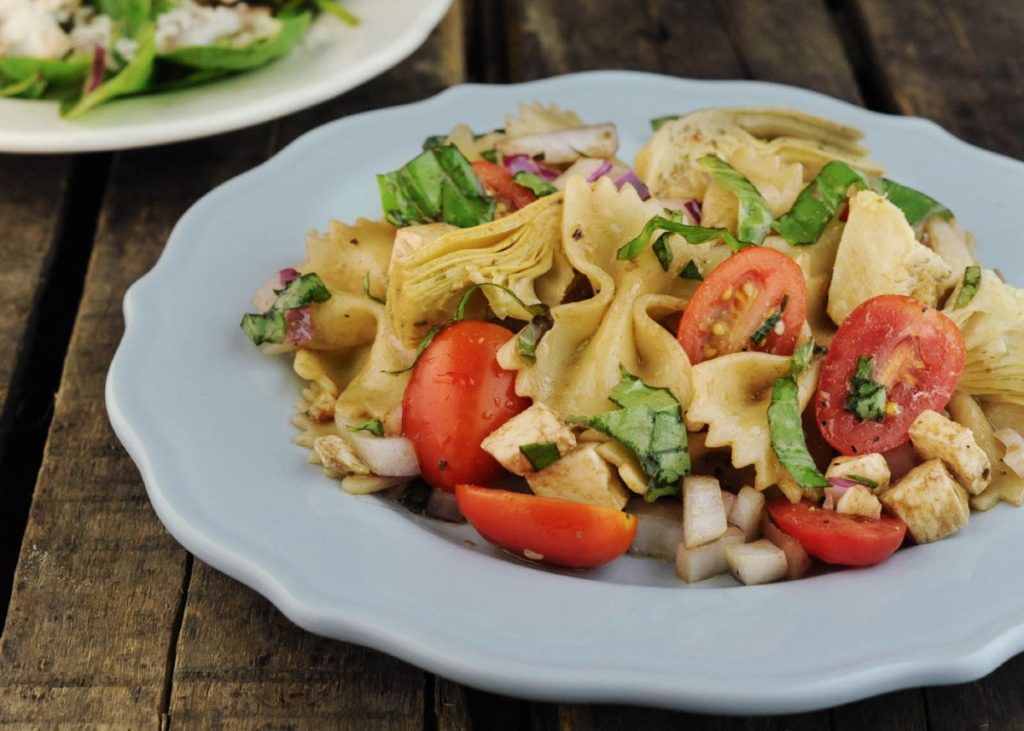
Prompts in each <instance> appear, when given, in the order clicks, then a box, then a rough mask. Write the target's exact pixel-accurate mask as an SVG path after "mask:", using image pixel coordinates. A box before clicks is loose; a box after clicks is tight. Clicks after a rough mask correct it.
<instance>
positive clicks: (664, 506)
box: [626, 498, 683, 561]
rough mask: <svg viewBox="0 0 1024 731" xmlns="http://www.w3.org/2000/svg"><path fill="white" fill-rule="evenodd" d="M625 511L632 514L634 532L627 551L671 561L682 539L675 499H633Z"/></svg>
mask: <svg viewBox="0 0 1024 731" xmlns="http://www.w3.org/2000/svg"><path fill="white" fill-rule="evenodd" d="M626 511H627V512H629V513H632V514H633V515H634V516H635V517H636V521H637V526H636V536H635V537H634V538H633V542H632V543H631V544H630V546H629V552H630V553H632V554H636V555H638V556H653V557H654V558H660V559H662V560H664V561H674V560H675V558H676V553H677V551H678V549H679V544H680V543H682V541H683V508H682V506H681V505H680V504H679V503H677V502H676V501H675V500H659V501H657V502H655V503H648V502H645V501H644V500H640V499H635V498H634V499H633V500H631V501H630V503H629V505H628V506H627V507H626Z"/></svg>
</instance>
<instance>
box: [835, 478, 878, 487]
mask: <svg viewBox="0 0 1024 731" xmlns="http://www.w3.org/2000/svg"><path fill="white" fill-rule="evenodd" d="M843 477H845V478H846V479H847V480H853V481H854V482H858V483H860V484H861V485H864V487H870V488H871V489H872V490H874V489H875V488H876V487H878V483H877V482H875V481H874V480H872V479H871V478H870V477H865V476H864V475H843Z"/></svg>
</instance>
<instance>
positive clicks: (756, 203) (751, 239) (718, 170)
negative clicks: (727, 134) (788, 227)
mask: <svg viewBox="0 0 1024 731" xmlns="http://www.w3.org/2000/svg"><path fill="white" fill-rule="evenodd" d="M698 162H700V164H701V165H703V166H704V168H705V169H706V170H707V171H708V172H709V173H711V177H713V178H714V179H715V182H717V183H719V184H721V185H723V186H725V187H726V188H728V189H729V191H730V192H731V193H732V194H733V195H735V196H736V199H737V200H738V201H739V204H740V208H739V216H738V218H737V221H736V237H737V238H738V239H739V240H740V241H746V242H748V243H751V244H757V245H760V243H761V242H762V241H764V237H765V236H767V235H768V232H769V231H770V230H771V228H772V211H771V208H769V207H768V202H767V201H765V199H764V197H763V196H762V195H761V194H760V193H759V192H758V190H757V188H755V187H754V184H753V183H751V182H750V181H749V180H747V179H746V178H745V177H743V175H742V174H741V173H740V171H739V170H737V169H736V168H734V167H733V166H732V165H730V164H729V163H727V162H726V161H725V160H722V159H720V158H717V157H715V156H714V155H705V156H704V157H702V158H700V160H699V161H698Z"/></svg>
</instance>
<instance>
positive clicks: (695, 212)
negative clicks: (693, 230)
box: [683, 199, 701, 226]
mask: <svg viewBox="0 0 1024 731" xmlns="http://www.w3.org/2000/svg"><path fill="white" fill-rule="evenodd" d="M683 208H685V209H686V212H687V213H689V214H690V218H692V219H693V222H694V224H696V225H697V226H700V218H701V208H700V202H699V201H695V200H692V199H691V200H688V201H686V203H684V204H683Z"/></svg>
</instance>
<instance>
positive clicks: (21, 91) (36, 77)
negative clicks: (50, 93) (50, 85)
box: [0, 73, 46, 99]
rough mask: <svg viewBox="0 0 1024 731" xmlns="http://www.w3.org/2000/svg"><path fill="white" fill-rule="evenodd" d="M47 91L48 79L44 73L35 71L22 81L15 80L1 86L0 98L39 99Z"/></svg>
mask: <svg viewBox="0 0 1024 731" xmlns="http://www.w3.org/2000/svg"><path fill="white" fill-rule="evenodd" d="M45 91H46V79H44V78H43V76H42V74H40V73H35V74H32V75H31V76H26V77H25V78H24V79H22V80H21V81H15V82H14V83H12V84H8V85H7V86H0V99H4V98H20V99H38V98H39V97H41V96H42V95H43V93H44V92H45Z"/></svg>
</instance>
